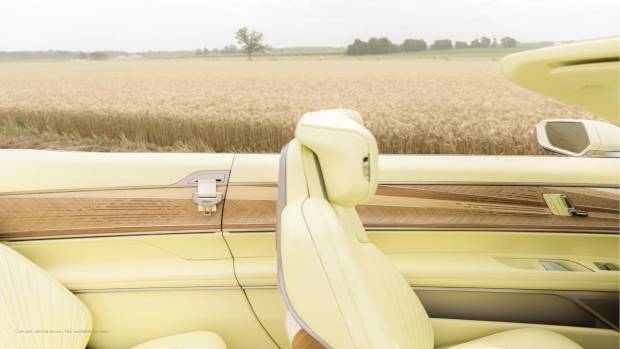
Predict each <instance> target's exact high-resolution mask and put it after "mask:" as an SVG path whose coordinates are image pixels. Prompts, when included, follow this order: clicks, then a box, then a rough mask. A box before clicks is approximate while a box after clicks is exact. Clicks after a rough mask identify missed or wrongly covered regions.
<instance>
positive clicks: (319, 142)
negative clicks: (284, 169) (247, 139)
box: [295, 109, 379, 207]
mask: <svg viewBox="0 0 620 349" xmlns="http://www.w3.org/2000/svg"><path fill="white" fill-rule="evenodd" d="M295 138H296V139H297V140H299V142H301V143H302V144H303V145H304V147H307V148H309V149H310V150H312V152H313V153H314V154H315V155H316V157H317V158H318V160H319V163H320V165H321V175H322V176H323V180H324V183H325V189H326V191H327V197H328V199H329V201H330V202H332V203H334V204H337V205H340V206H345V207H353V206H355V205H357V204H359V203H361V202H363V201H365V200H367V199H369V198H370V197H372V196H373V195H374V193H375V191H376V189H377V175H378V158H379V157H378V150H377V143H376V141H375V138H374V137H373V135H372V134H371V133H370V132H369V131H368V130H367V129H366V128H365V127H364V123H363V120H362V117H361V116H360V115H359V114H358V113H357V112H354V111H352V110H345V109H334V110H326V111H320V112H314V113H307V114H305V115H304V116H303V117H302V118H301V120H300V121H299V124H298V125H297V128H296V130H295Z"/></svg>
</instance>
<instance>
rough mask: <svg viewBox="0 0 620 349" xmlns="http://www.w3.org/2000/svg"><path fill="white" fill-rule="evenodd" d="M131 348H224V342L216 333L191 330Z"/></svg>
mask: <svg viewBox="0 0 620 349" xmlns="http://www.w3.org/2000/svg"><path fill="white" fill-rule="evenodd" d="M132 349H226V343H224V340H223V339H222V337H220V336H218V335H217V333H213V332H209V331H193V332H185V333H180V334H174V335H172V336H167V337H163V338H157V339H153V340H150V341H148V342H146V343H142V344H139V345H136V346H135V347H133V348H132Z"/></svg>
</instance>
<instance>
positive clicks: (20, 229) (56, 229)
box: [0, 187, 225, 239]
mask: <svg viewBox="0 0 620 349" xmlns="http://www.w3.org/2000/svg"><path fill="white" fill-rule="evenodd" d="M194 190H195V189H194V188H157V189H131V190H105V191H79V192H58V193H42V194H23V195H8V196H0V239H11V238H24V237H39V236H63V235H84V234H112V233H132V232H136V233H148V232H155V231H171V232H174V231H214V230H219V229H220V222H221V207H220V210H219V211H218V212H216V213H214V214H213V215H211V216H209V217H207V216H205V215H204V214H202V213H201V212H198V210H197V207H196V205H195V204H194V203H193V201H192V193H193V191H194ZM218 190H220V191H224V190H225V187H219V188H218ZM220 206H221V205H220Z"/></svg>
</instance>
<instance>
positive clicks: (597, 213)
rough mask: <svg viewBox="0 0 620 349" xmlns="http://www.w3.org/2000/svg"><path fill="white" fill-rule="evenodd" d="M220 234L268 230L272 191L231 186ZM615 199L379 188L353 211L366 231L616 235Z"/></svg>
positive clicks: (534, 190) (593, 193)
mask: <svg viewBox="0 0 620 349" xmlns="http://www.w3.org/2000/svg"><path fill="white" fill-rule="evenodd" d="M228 191H229V193H234V195H230V196H229V197H228V199H227V201H226V207H225V211H224V218H223V229H224V230H231V231H235V230H242V231H252V230H273V229H275V225H276V210H277V187H276V186H275V185H273V186H241V185H240V186H230V187H229V189H228ZM544 193H563V194H566V195H568V197H569V198H570V199H571V200H572V201H573V203H574V204H575V206H576V207H577V208H578V209H581V210H585V211H587V212H588V214H589V217H561V216H555V215H553V214H552V213H551V211H550V210H549V208H548V207H547V205H546V203H545V201H544V199H543V197H542V195H543V194H544ZM618 205H619V200H618V194H617V193H615V192H614V190H609V189H599V188H574V187H545V186H488V185H380V186H379V188H378V190H377V194H376V196H375V197H374V198H373V199H372V200H370V202H368V203H366V204H364V205H359V206H358V207H357V210H358V212H359V214H360V217H361V219H362V222H363V224H364V226H365V227H367V228H370V229H381V228H386V229H403V230H406V229H419V228H429V229H449V230H452V229H454V230H458V229H494V230H545V231H547V230H550V231H575V232H606V233H618V230H620V224H619V223H620V221H619V219H618V217H619V210H618Z"/></svg>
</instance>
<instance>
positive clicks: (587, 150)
mask: <svg viewBox="0 0 620 349" xmlns="http://www.w3.org/2000/svg"><path fill="white" fill-rule="evenodd" d="M536 138H537V139H538V144H540V145H541V146H542V147H543V148H545V149H547V150H550V151H552V152H556V153H560V154H564V155H569V156H586V157H591V156H595V157H620V127H618V126H615V125H612V124H609V123H606V122H601V121H594V120H575V119H549V120H543V121H541V122H539V123H538V124H537V125H536Z"/></svg>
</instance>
